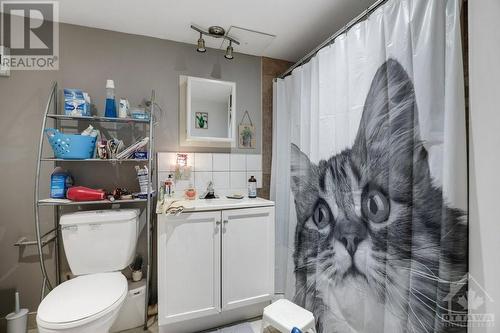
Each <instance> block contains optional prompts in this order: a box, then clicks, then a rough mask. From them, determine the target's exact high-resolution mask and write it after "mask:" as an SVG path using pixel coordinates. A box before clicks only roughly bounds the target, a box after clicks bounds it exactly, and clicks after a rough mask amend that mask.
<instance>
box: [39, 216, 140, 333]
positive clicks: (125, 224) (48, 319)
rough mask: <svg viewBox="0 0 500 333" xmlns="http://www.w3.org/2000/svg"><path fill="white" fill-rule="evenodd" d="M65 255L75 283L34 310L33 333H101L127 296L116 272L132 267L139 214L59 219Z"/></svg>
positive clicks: (123, 280)
mask: <svg viewBox="0 0 500 333" xmlns="http://www.w3.org/2000/svg"><path fill="white" fill-rule="evenodd" d="M59 224H60V226H61V234H62V240H63V244H64V251H65V253H66V258H67V260H68V263H69V266H70V269H71V272H72V273H73V274H74V275H75V276H76V277H75V278H73V279H71V280H68V281H66V282H63V283H62V284H60V285H59V286H57V287H56V288H54V290H52V291H51V292H50V293H49V294H48V295H47V296H46V297H45V298H44V299H43V301H42V302H41V303H40V306H39V307H38V311H37V316H36V322H37V326H38V332H40V333H54V332H74V333H87V332H88V333H90V332H92V333H105V332H108V331H109V329H110V328H111V326H112V325H113V323H114V321H115V320H116V318H117V316H118V313H119V311H120V308H121V306H122V304H123V302H124V301H125V298H126V295H127V291H128V290H127V279H126V278H125V276H124V275H123V274H122V273H121V272H120V271H121V270H122V269H124V268H126V267H127V266H128V265H130V264H131V263H132V260H133V259H134V255H135V248H136V244H137V239H138V237H139V234H140V233H141V231H142V228H143V227H144V223H140V219H139V210H138V209H113V210H98V211H84V212H76V213H70V214H64V215H62V216H61V219H60V222H59Z"/></svg>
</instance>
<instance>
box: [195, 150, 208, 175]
mask: <svg viewBox="0 0 500 333" xmlns="http://www.w3.org/2000/svg"><path fill="white" fill-rule="evenodd" d="M194 171H212V154H211V153H195V154H194Z"/></svg>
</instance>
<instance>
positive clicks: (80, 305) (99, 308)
mask: <svg viewBox="0 0 500 333" xmlns="http://www.w3.org/2000/svg"><path fill="white" fill-rule="evenodd" d="M127 289H128V287H127V279H126V278H125V276H123V274H121V273H120V272H111V273H97V274H89V275H82V276H78V277H76V278H74V279H71V280H69V281H66V282H64V283H62V284H60V285H59V286H57V287H56V288H54V290H52V291H51V292H50V293H49V294H48V295H47V297H45V298H44V299H43V301H42V303H41V304H40V306H39V307H38V313H37V324H38V325H39V326H43V327H44V328H47V329H54V330H58V329H67V328H72V327H78V326H82V325H84V324H86V323H89V322H92V321H95V320H97V319H98V318H100V317H102V316H104V315H106V314H107V313H109V312H111V311H113V310H115V309H116V308H117V307H120V306H121V305H122V303H123V300H124V299H125V297H126V295H127V291H128V290H127Z"/></svg>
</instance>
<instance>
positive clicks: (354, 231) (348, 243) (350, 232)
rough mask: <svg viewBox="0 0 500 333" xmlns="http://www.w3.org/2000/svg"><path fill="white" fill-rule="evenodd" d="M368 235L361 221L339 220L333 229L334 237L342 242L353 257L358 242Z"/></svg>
mask: <svg viewBox="0 0 500 333" xmlns="http://www.w3.org/2000/svg"><path fill="white" fill-rule="evenodd" d="M367 235H368V231H367V229H366V226H365V224H364V223H363V222H362V221H353V220H347V219H346V220H340V221H338V223H337V225H336V226H335V229H334V236H335V238H336V239H337V240H338V241H339V242H341V243H342V244H344V247H345V249H346V250H347V252H348V253H349V254H350V255H351V257H354V254H355V253H356V250H357V249H358V245H359V243H361V242H362V241H363V240H364V239H365V238H366V237H367Z"/></svg>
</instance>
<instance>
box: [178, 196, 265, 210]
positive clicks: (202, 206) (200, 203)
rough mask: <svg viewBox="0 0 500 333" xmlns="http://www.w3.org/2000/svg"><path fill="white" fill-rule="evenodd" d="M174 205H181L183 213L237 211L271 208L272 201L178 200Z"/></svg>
mask: <svg viewBox="0 0 500 333" xmlns="http://www.w3.org/2000/svg"><path fill="white" fill-rule="evenodd" d="M176 204H177V205H178V204H182V205H183V206H184V207H185V209H184V212H185V213H189V212H201V211H211V210H223V209H238V208H255V207H272V206H274V201H270V200H266V199H262V198H253V199H251V198H247V197H245V198H243V199H227V198H219V199H196V200H180V201H177V202H176Z"/></svg>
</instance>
